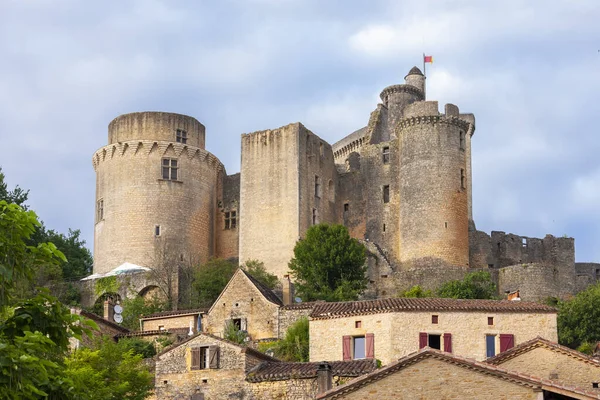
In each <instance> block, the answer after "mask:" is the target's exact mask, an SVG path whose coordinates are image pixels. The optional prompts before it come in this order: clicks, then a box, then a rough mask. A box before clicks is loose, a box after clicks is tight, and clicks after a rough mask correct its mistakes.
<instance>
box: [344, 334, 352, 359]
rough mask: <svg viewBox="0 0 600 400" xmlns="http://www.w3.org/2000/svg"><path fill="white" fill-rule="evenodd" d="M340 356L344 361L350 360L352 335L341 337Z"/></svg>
mask: <svg viewBox="0 0 600 400" xmlns="http://www.w3.org/2000/svg"><path fill="white" fill-rule="evenodd" d="M342 357H343V360H344V361H348V360H352V336H344V337H342Z"/></svg>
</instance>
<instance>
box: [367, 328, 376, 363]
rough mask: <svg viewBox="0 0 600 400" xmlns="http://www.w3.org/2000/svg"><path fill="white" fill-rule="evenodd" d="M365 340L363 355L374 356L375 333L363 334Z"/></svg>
mask: <svg viewBox="0 0 600 400" xmlns="http://www.w3.org/2000/svg"><path fill="white" fill-rule="evenodd" d="M365 339H366V340H365V341H366V349H365V354H366V355H365V357H366V358H375V335H374V334H372V333H367V334H366V335H365Z"/></svg>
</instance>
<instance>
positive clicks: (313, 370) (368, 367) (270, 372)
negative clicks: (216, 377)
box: [246, 360, 377, 382]
mask: <svg viewBox="0 0 600 400" xmlns="http://www.w3.org/2000/svg"><path fill="white" fill-rule="evenodd" d="M319 364H321V363H320V362H283V361H282V362H275V363H274V362H262V363H260V364H258V365H257V366H256V367H254V368H252V369H251V370H250V371H249V372H248V374H247V375H246V380H247V381H248V382H264V381H284V380H288V379H309V378H316V377H317V369H319ZM329 365H331V373H332V375H333V376H341V377H350V378H355V377H357V376H361V375H365V374H368V373H369V372H372V371H375V370H376V369H377V362H376V361H375V360H352V361H333V362H329Z"/></svg>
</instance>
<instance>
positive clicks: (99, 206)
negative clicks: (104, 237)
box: [96, 199, 104, 222]
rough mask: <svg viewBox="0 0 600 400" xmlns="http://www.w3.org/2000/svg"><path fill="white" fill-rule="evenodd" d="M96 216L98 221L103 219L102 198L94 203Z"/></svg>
mask: <svg viewBox="0 0 600 400" xmlns="http://www.w3.org/2000/svg"><path fill="white" fill-rule="evenodd" d="M96 213H97V214H96V218H97V220H96V221H97V222H100V221H102V220H103V219H104V199H100V200H98V202H97V203H96Z"/></svg>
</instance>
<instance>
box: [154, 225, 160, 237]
mask: <svg viewBox="0 0 600 400" xmlns="http://www.w3.org/2000/svg"><path fill="white" fill-rule="evenodd" d="M154 236H160V225H154Z"/></svg>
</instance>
